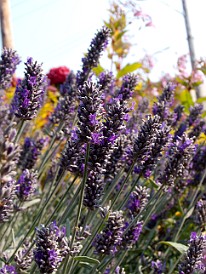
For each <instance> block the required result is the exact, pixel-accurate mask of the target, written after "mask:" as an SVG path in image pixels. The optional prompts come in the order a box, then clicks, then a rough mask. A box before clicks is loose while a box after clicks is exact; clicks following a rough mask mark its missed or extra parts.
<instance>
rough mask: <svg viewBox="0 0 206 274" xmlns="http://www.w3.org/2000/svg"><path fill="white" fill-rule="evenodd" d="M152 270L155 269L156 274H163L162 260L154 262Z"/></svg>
mask: <svg viewBox="0 0 206 274" xmlns="http://www.w3.org/2000/svg"><path fill="white" fill-rule="evenodd" d="M151 268H152V269H153V271H154V272H153V273H154V274H162V273H163V270H164V269H163V268H164V267H163V264H162V262H161V261H160V260H156V261H152V262H151Z"/></svg>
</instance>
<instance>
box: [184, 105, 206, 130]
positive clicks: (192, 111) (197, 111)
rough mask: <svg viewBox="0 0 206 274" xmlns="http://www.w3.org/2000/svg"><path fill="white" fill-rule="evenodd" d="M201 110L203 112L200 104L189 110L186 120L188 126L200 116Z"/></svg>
mask: <svg viewBox="0 0 206 274" xmlns="http://www.w3.org/2000/svg"><path fill="white" fill-rule="evenodd" d="M202 110H203V105H202V104H195V105H194V106H193V107H191V108H190V114H189V116H188V118H187V120H186V121H187V122H188V125H189V126H191V125H193V124H194V122H195V121H196V119H197V118H198V117H199V116H200V115H201V113H202Z"/></svg>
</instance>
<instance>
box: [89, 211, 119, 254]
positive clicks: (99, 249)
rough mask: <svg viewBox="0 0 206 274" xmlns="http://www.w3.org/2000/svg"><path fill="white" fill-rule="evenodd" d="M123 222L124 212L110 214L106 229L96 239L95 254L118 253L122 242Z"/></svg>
mask: <svg viewBox="0 0 206 274" xmlns="http://www.w3.org/2000/svg"><path fill="white" fill-rule="evenodd" d="M123 222H124V219H123V216H122V211H115V212H112V213H110V215H109V218H108V221H107V225H106V227H105V228H104V230H103V231H102V232H101V233H100V234H97V236H96V238H95V241H94V246H95V253H98V254H108V255H113V254H115V253H116V252H117V247H118V245H119V244H120V243H121V240H122V233H123V232H122V228H123V226H124V224H123Z"/></svg>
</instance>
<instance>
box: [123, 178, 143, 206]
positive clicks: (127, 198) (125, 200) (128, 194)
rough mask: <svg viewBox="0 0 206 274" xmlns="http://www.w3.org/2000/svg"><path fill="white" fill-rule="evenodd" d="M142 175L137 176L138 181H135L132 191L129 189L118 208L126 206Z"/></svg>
mask: <svg viewBox="0 0 206 274" xmlns="http://www.w3.org/2000/svg"><path fill="white" fill-rule="evenodd" d="M140 177H141V174H140V175H139V176H138V177H137V179H136V181H135V182H134V183H133V185H132V187H131V189H130V191H128V193H127V195H126V197H125V198H124V199H123V200H122V202H121V203H120V205H119V206H118V210H120V209H123V207H124V206H125V204H126V203H127V201H128V200H129V197H130V194H131V193H132V191H133V190H134V189H135V187H136V185H137V183H138V181H139V179H140Z"/></svg>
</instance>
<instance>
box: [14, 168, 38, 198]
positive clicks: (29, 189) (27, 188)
mask: <svg viewBox="0 0 206 274" xmlns="http://www.w3.org/2000/svg"><path fill="white" fill-rule="evenodd" d="M36 184H37V172H34V171H32V170H28V169H25V170H23V172H22V174H21V176H20V178H19V180H18V181H17V187H16V195H17V197H18V198H19V200H20V201H26V200H28V199H29V198H30V197H31V196H32V194H33V193H34V191H35V187H36Z"/></svg>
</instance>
